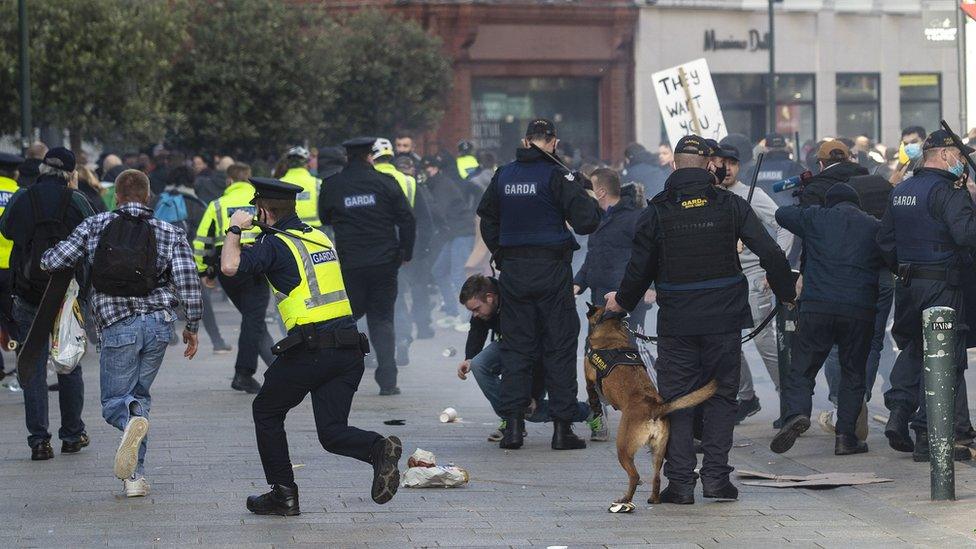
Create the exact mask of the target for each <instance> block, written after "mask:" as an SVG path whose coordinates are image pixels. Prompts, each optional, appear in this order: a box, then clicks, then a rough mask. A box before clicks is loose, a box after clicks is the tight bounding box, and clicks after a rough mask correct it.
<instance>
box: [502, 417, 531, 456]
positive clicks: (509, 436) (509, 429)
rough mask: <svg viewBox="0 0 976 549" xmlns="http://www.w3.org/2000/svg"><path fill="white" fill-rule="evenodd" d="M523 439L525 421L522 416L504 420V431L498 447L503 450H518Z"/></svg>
mask: <svg viewBox="0 0 976 549" xmlns="http://www.w3.org/2000/svg"><path fill="white" fill-rule="evenodd" d="M524 438H525V419H523V418H522V416H518V417H510V418H507V419H506V420H505V430H504V431H502V440H501V442H499V443H498V447H499V448H502V449H505V450H518V449H519V448H521V447H522V442H523V439H524Z"/></svg>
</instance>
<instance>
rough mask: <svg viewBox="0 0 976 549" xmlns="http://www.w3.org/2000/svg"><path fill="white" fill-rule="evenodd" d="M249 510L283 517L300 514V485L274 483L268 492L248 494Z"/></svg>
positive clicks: (257, 513)
mask: <svg viewBox="0 0 976 549" xmlns="http://www.w3.org/2000/svg"><path fill="white" fill-rule="evenodd" d="M247 510H248V511H250V512H252V513H254V514H256V515H281V516H283V517H291V516H295V515H300V514H301V511H300V510H299V509H298V487H297V486H293V487H291V488H289V487H287V486H282V485H280V484H274V485H272V486H271V491H270V492H268V493H265V494H261V495H260V496H248V498H247Z"/></svg>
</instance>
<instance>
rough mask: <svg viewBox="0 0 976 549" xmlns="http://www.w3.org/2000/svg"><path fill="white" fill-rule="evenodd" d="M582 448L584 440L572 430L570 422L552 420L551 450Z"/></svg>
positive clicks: (584, 443) (584, 444) (584, 445)
mask: <svg viewBox="0 0 976 549" xmlns="http://www.w3.org/2000/svg"><path fill="white" fill-rule="evenodd" d="M583 448H586V441H585V440H583V439H581V438H580V437H578V436H576V433H574V432H573V424H572V423H570V422H568V421H562V420H553V422H552V449H553V450H581V449H583Z"/></svg>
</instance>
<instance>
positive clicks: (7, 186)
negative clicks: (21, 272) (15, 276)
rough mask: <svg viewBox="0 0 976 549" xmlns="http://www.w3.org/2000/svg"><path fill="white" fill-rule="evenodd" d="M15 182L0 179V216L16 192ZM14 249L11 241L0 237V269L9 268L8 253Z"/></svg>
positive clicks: (5, 178)
mask: <svg viewBox="0 0 976 549" xmlns="http://www.w3.org/2000/svg"><path fill="white" fill-rule="evenodd" d="M17 188H18V187H17V182H16V181H14V180H13V179H10V178H9V177H0V215H3V211H4V210H6V209H7V203H8V202H10V197H12V196H13V195H14V193H15V192H17ZM13 249H14V243H13V241H12V240H7V239H6V238H4V237H3V236H0V269H9V268H10V252H12V251H13Z"/></svg>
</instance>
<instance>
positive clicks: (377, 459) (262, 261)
mask: <svg viewBox="0 0 976 549" xmlns="http://www.w3.org/2000/svg"><path fill="white" fill-rule="evenodd" d="M250 182H251V184H252V185H254V189H255V192H254V198H253V200H252V201H251V203H252V204H254V206H255V207H256V209H257V218H258V220H259V221H260V222H262V224H263V226H264V227H270V229H267V228H263V229H262V234H261V236H259V237H258V239H257V242H256V243H255V244H254V246H252V247H249V248H246V249H243V250H242V248H241V234H242V233H243V232H244V231H246V230H248V229H250V228H251V227H252V224H253V216H254V214H253V213H252V212H251V211H248V210H243V209H242V210H238V211H236V212H234V215H232V216H231V219H230V226H229V227H228V229H227V236H226V238H225V240H224V247H223V250H222V252H221V256H220V270H221V272H223V274H224V275H226V276H228V277H235V276H240V275H241V274H248V275H251V276H262V277H264V276H267V279H268V282H269V283H270V284H271V288H272V289H273V291H274V292H275V296H276V297H277V302H278V313H279V314H280V315H281V319H282V321H283V322H284V323H285V327H286V328H287V329H288V336H287V337H285V339H283V340H281V341H279V342H278V343H277V344H275V347H274V352H275V354H276V355H277V358H276V359H275V362H274V364H273V365H272V366H271V368H269V369H268V372H267V373H266V374H265V382H264V386H263V387H262V388H261V391H260V392H259V393H258V396H257V397H255V399H254V403H253V406H252V407H253V410H254V429H255V432H256V434H257V443H258V452H259V453H260V455H261V465H262V466H263V467H264V475H265V478H266V480H267V481H268V484H270V485H271V491H270V492H268V493H266V494H262V495H260V496H251V497H249V498H247V509H248V510H249V511H251V512H252V513H256V514H259V515H297V514H299V513H300V510H299V504H298V487H297V486H296V485H295V475H294V473H293V472H292V465H291V461H290V459H289V457H288V441H287V439H286V435H285V415H286V414H287V413H288V411H289V410H291V409H292V408H294V407H295V406H298V405H299V404H300V403H301V402H302V400H304V399H305V395H307V394H309V393H310V392H311V393H312V413H313V414H314V416H315V428H316V430H317V431H318V436H319V441H320V442H321V443H322V447H323V448H325V450H326V451H328V452H331V453H333V454H338V455H341V456H348V457H351V458H355V459H358V460H360V461H362V462H365V463H369V464H371V465H372V466H373V484H372V490H371V495H372V497H373V501H375V502H376V503H386V502H387V501H389V500H390V499H391V498H392V497H393V495H394V494H396V491H397V486H398V484H399V480H400V473H399V471H398V470H397V462H398V461H399V459H400V453H401V450H402V445H401V443H400V439H398V438H397V437H383V436H381V435H379V434H377V433H374V432H371V431H363V430H362V429H357V428H355V427H351V426H350V425H349V424H348V420H349V408H350V406H351V405H352V397H353V395H354V394H355V393H356V390H357V389H358V388H359V382H360V381H361V380H362V377H363V371H364V366H363V353H364V352H366V350H367V349H368V348H369V344H368V343H367V342H366V338H365V336H363V335H362V334H360V333H359V332H358V331H357V330H356V322H355V320H353V318H352V308H351V307H350V305H349V299H348V298H347V296H346V290H345V286H344V285H343V276H342V273H341V272H340V267H339V256H338V255H337V254H336V251H335V250H334V249H333V247H332V242H331V241H330V240H329V238H328V237H327V236H326V235H325V234H324V233H323V232H321V231H319V230H316V229H313V228H311V227H309V226H308V225H306V224H305V223H302V222H301V221H300V220H299V218H298V216H297V215H296V203H295V196H296V195H297V194H300V193H301V192H302V188H301V187H298V186H297V185H290V184H288V183H283V182H281V181H278V180H275V179H265V178H251V179H250Z"/></svg>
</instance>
